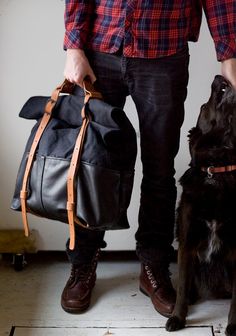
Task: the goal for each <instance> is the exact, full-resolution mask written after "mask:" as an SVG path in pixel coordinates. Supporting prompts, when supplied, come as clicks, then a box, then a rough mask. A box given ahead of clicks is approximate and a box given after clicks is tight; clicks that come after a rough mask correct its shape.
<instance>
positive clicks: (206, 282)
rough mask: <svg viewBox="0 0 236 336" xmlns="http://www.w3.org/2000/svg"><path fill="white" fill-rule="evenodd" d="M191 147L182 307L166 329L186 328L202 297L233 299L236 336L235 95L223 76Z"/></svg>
mask: <svg viewBox="0 0 236 336" xmlns="http://www.w3.org/2000/svg"><path fill="white" fill-rule="evenodd" d="M189 145H190V154H191V163H190V168H189V169H188V170H187V171H186V172H185V174H184V175H183V176H182V177H181V179H180V183H181V185H182V187H183V193H182V196H181V200H180V205H179V208H178V213H177V215H178V220H177V238H178V240H179V252H178V263H179V283H178V290H177V302H176V306H175V309H174V312H173V314H172V317H170V318H169V319H168V321H167V323H166V330H168V331H174V330H178V329H181V328H183V327H184V325H185V320H186V316H187V310H188V304H189V303H193V302H194V301H196V299H197V298H198V297H200V296H203V297H206V296H207V297H214V298H229V297H232V300H231V307H230V312H229V316H228V326H227V328H226V335H228V336H229V335H230V336H236V91H235V90H234V89H233V88H232V87H231V85H230V84H229V83H228V82H227V81H226V80H225V79H224V78H223V77H222V76H216V77H215V80H214V82H213V84H212V92H211V97H210V99H209V101H208V102H207V104H205V105H203V106H202V108H201V112H200V115H199V118H198V121H197V125H196V127H195V128H193V129H192V130H191V131H190V133H189Z"/></svg>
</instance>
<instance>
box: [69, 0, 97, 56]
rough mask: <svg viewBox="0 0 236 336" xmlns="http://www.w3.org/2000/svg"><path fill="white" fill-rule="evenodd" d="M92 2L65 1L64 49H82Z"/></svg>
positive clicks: (89, 0) (87, 29)
mask: <svg viewBox="0 0 236 336" xmlns="http://www.w3.org/2000/svg"><path fill="white" fill-rule="evenodd" d="M93 2H94V1H92V0H66V1H65V13H64V21H65V36H64V49H65V50H66V49H77V48H79V49H84V47H85V45H86V41H87V38H88V35H89V32H90V31H89V28H90V20H91V17H92V14H93V10H94V8H93Z"/></svg>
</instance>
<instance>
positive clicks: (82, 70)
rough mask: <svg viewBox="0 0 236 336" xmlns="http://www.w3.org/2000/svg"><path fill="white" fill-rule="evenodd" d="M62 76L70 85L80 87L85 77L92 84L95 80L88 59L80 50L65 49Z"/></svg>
mask: <svg viewBox="0 0 236 336" xmlns="http://www.w3.org/2000/svg"><path fill="white" fill-rule="evenodd" d="M64 76H65V78H66V79H68V80H69V81H70V82H71V83H74V84H77V85H79V86H81V87H83V80H84V78H85V77H86V76H89V77H90V80H91V82H92V83H94V82H95V80H96V77H95V75H94V72H93V70H92V68H91V67H90V64H89V62H88V59H87V57H86V56H85V53H84V51H83V50H81V49H67V51H66V64H65V69H64Z"/></svg>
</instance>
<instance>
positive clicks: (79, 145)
mask: <svg viewBox="0 0 236 336" xmlns="http://www.w3.org/2000/svg"><path fill="white" fill-rule="evenodd" d="M84 92H85V98H84V106H83V108H82V111H81V116H82V119H83V122H82V126H81V129H80V132H79V135H78V137H77V139H76V143H75V147H74V150H73V154H72V159H71V163H70V167H69V170H68V177H67V214H68V221H69V229H70V244H69V249H70V250H73V249H74V247H75V222H76V223H77V224H79V225H81V226H83V227H86V228H87V227H89V224H88V223H86V224H83V223H81V221H80V220H79V219H78V218H77V217H76V216H75V202H76V200H75V185H76V184H75V177H76V173H77V171H78V168H79V164H80V161H81V155H82V149H83V144H84V139H85V135H86V130H87V127H88V124H89V122H90V118H89V116H88V115H87V114H86V104H87V103H88V101H89V100H90V99H91V98H97V99H102V95H101V94H100V93H99V92H97V91H95V90H94V88H93V86H92V84H91V82H89V81H86V80H85V81H84Z"/></svg>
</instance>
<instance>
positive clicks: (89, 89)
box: [20, 78, 102, 249]
mask: <svg viewBox="0 0 236 336" xmlns="http://www.w3.org/2000/svg"><path fill="white" fill-rule="evenodd" d="M74 87H75V85H74V84H72V83H71V82H69V81H68V80H66V79H65V80H64V82H63V83H62V84H61V85H59V86H58V87H56V89H55V90H54V91H53V92H52V95H51V98H50V99H49V100H48V102H47V104H46V106H45V110H44V115H43V117H42V120H41V122H40V124H39V127H38V129H37V132H36V134H35V137H34V139H33V142H32V146H31V148H30V152H29V156H28V160H27V163H26V168H25V173H24V177H23V182H22V188H21V192H20V200H21V212H22V220H23V225H24V231H25V235H26V236H27V237H28V236H29V225H28V218H27V206H26V200H27V196H28V190H27V185H28V179H29V175H30V172H31V169H32V165H33V161H34V157H35V153H36V150H37V147H38V144H39V141H40V139H41V137H42V135H43V132H44V130H45V129H46V127H47V125H48V123H49V121H50V120H51V118H52V111H53V108H54V107H55V105H56V103H57V100H58V97H59V95H60V93H68V94H72V93H73V90H74ZM84 91H85V99H84V107H83V108H82V111H81V115H82V119H83V122H82V126H81V129H80V132H79V135H78V138H77V140H76V144H75V148H74V151H73V154H72V160H71V164H70V168H69V172H68V181H67V192H68V196H67V197H68V201H67V210H68V220H69V226H70V241H71V243H70V248H71V249H73V248H74V244H75V234H74V217H75V216H74V213H75V211H74V201H75V197H74V177H75V174H76V171H77V165H78V162H79V161H80V158H81V153H82V146H83V142H84V138H85V133H86V129H87V126H88V123H89V117H88V116H86V111H85V105H86V103H87V102H88V101H89V99H90V98H97V99H102V96H101V94H100V93H99V92H97V91H96V90H95V89H94V87H93V85H92V83H91V82H90V81H89V80H88V79H86V78H85V79H84ZM76 222H78V219H77V220H76ZM79 224H81V225H82V226H86V225H84V224H82V223H80V221H79Z"/></svg>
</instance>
